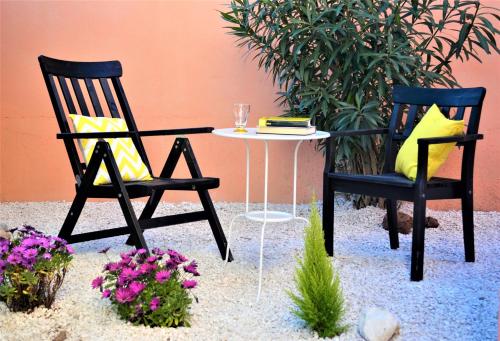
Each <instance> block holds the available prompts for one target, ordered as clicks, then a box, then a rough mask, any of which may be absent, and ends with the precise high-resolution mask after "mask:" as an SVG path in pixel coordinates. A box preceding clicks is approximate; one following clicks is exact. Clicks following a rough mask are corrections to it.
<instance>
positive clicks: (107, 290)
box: [102, 289, 111, 298]
mask: <svg viewBox="0 0 500 341" xmlns="http://www.w3.org/2000/svg"><path fill="white" fill-rule="evenodd" d="M109 296H111V290H109V289H106V290H104V291H103V292H102V298H108V297H109Z"/></svg>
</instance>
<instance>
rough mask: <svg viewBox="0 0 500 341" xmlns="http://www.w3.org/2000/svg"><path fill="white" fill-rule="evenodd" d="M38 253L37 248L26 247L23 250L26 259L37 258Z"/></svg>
mask: <svg viewBox="0 0 500 341" xmlns="http://www.w3.org/2000/svg"><path fill="white" fill-rule="evenodd" d="M37 255H38V250H37V249H26V250H24V252H23V257H24V258H26V259H32V258H35V257H36V256H37Z"/></svg>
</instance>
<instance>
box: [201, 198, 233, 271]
mask: <svg viewBox="0 0 500 341" xmlns="http://www.w3.org/2000/svg"><path fill="white" fill-rule="evenodd" d="M198 195H199V197H200V201H201V204H202V205H203V209H204V210H205V212H206V213H207V215H208V223H209V224H210V228H211V229H212V233H213V235H214V237H215V241H216V243H217V247H218V248H219V252H220V254H221V257H222V259H223V260H225V259H227V260H226V261H227V262H232V261H233V254H232V253H231V250H229V254H228V255H227V257H226V251H227V250H226V249H227V240H226V236H225V235H224V230H222V226H221V224H220V221H219V217H217V212H216V211H215V207H214V204H213V202H212V199H211V198H210V194H209V193H208V190H201V191H198Z"/></svg>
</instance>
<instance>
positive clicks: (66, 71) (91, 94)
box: [38, 56, 152, 179]
mask: <svg viewBox="0 0 500 341" xmlns="http://www.w3.org/2000/svg"><path fill="white" fill-rule="evenodd" d="M38 61H39V62H40V67H41V69H42V74H43V77H44V80H45V83H46V85H47V89H48V91H49V96H50V100H51V102H52V106H53V107H54V112H55V114H56V118H57V122H58V124H59V129H60V131H61V133H70V132H71V129H70V125H69V124H68V115H69V114H76V115H84V116H96V117H104V116H108V117H113V118H123V119H124V120H125V121H126V123H127V126H128V129H129V130H130V131H133V132H136V131H137V126H136V124H135V121H134V117H133V115H132V112H131V110H130V106H129V104H128V101H127V98H126V96H125V92H124V90H123V87H122V84H121V82H120V77H121V76H122V66H121V64H120V62H119V61H109V62H70V61H64V60H58V59H54V58H49V57H46V56H40V57H38ZM61 94H62V98H61ZM100 99H101V100H104V102H106V107H105V108H103V106H102V105H101V100H100ZM63 100H64V103H65V105H63ZM117 101H118V102H117ZM117 103H118V105H117ZM132 140H133V142H134V144H135V146H136V148H137V150H138V152H139V154H140V155H141V158H142V160H143V161H144V163H145V164H146V166H147V167H148V170H149V172H150V174H152V171H151V166H150V163H149V160H148V157H147V155H146V152H145V149H144V145H143V143H142V140H141V138H140V136H139V135H138V134H136V135H134V136H133V137H132ZM64 144H65V146H66V150H67V152H68V157H69V159H70V163H71V167H72V169H73V173H74V175H75V177H76V178H77V179H78V178H80V179H81V177H82V176H83V173H84V170H85V163H84V162H83V160H81V159H80V156H79V154H78V152H77V148H76V142H75V141H74V140H64Z"/></svg>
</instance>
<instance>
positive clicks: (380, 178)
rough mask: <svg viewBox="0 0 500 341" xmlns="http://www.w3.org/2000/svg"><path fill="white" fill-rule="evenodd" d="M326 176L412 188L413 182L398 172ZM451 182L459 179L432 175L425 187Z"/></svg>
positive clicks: (341, 179)
mask: <svg viewBox="0 0 500 341" xmlns="http://www.w3.org/2000/svg"><path fill="white" fill-rule="evenodd" d="M328 176H329V177H330V178H332V179H334V180H340V181H355V182H360V183H370V184H379V185H387V186H396V187H405V188H413V187H414V186H415V182H414V181H412V180H410V179H408V178H407V177H405V176H404V175H402V174H399V173H383V174H380V175H362V174H347V173H330V174H328ZM452 183H460V180H456V179H449V178H440V177H433V178H431V179H430V180H429V181H428V182H427V187H442V186H448V185H450V184H452Z"/></svg>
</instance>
